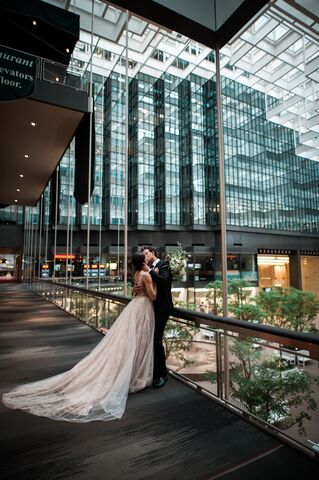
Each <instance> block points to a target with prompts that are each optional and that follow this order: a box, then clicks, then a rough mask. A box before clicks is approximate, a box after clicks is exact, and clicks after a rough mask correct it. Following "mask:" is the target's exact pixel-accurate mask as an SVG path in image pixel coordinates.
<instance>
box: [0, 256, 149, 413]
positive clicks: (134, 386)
mask: <svg viewBox="0 0 319 480" xmlns="http://www.w3.org/2000/svg"><path fill="white" fill-rule="evenodd" d="M132 263H133V266H134V267H135V270H136V272H135V275H134V283H135V284H137V285H139V286H141V287H142V288H141V289H140V291H139V293H138V294H137V295H136V296H135V297H134V298H133V299H132V300H131V301H130V303H129V304H128V305H127V306H126V307H125V309H124V310H123V311H122V312H121V314H120V315H119V317H118V318H117V320H116V321H115V323H114V324H113V325H112V328H111V329H110V330H109V331H108V332H107V333H106V335H105V337H104V338H103V339H102V340H101V341H100V343H99V344H98V345H97V346H96V347H95V348H94V349H93V350H92V351H91V353H89V354H88V355H87V356H86V357H84V358H83V359H82V360H80V362H79V363H77V364H76V365H75V366H74V367H73V368H72V369H71V370H69V371H67V372H64V373H61V374H59V375H55V376H53V377H50V378H46V379H44V380H40V381H37V382H32V383H28V384H25V385H21V386H18V387H16V388H14V389H13V390H11V391H10V392H8V393H5V394H4V395H3V397H2V400H3V403H4V405H6V406H7V407H10V408H14V409H20V410H24V411H26V412H28V413H32V414H33V415H38V416H40V417H48V418H51V419H52V420H64V421H68V422H91V421H93V420H104V421H108V420H113V419H116V418H121V417H122V415H123V413H124V411H125V406H126V401H127V396H128V393H129V392H137V391H138V390H142V389H143V388H145V387H148V386H150V385H151V384H152V377H153V335H154V309H153V300H155V298H156V290H155V287H154V285H153V283H152V278H151V276H150V274H149V273H147V272H146V270H148V267H147V265H146V262H145V255H144V253H143V252H140V253H136V254H135V255H134V256H133V258H132Z"/></svg>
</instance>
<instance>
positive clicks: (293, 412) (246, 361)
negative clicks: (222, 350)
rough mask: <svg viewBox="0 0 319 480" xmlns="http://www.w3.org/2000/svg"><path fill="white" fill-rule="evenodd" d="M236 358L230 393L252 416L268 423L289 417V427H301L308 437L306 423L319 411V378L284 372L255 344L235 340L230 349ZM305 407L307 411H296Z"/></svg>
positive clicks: (295, 371)
mask: <svg viewBox="0 0 319 480" xmlns="http://www.w3.org/2000/svg"><path fill="white" fill-rule="evenodd" d="M230 350H231V352H232V353H233V354H234V355H235V357H236V359H235V360H234V361H233V362H231V364H230V390H231V395H232V397H233V398H237V399H238V400H239V401H240V402H241V404H242V405H243V406H244V407H245V408H246V409H247V410H248V411H249V412H251V413H252V414H254V415H256V416H257V417H259V418H261V419H262V420H264V421H266V422H275V421H276V420H278V419H279V418H285V423H286V424H287V425H289V426H292V425H295V424H297V425H298V427H299V433H300V434H301V435H305V428H304V426H303V422H304V420H305V419H307V420H310V419H311V416H310V414H309V411H310V410H315V409H316V406H317V405H316V401H315V399H314V397H313V394H314V392H313V390H312V386H313V385H314V384H315V383H317V384H319V381H318V378H317V377H314V376H313V375H310V374H309V373H308V372H305V371H302V370H293V371H291V372H289V371H288V372H287V373H286V374H283V373H282V364H281V362H280V360H265V359H262V357H261V352H256V351H254V349H253V346H252V343H250V342H247V341H235V342H234V343H233V345H232V346H231V348H230ZM300 406H303V407H304V409H303V410H302V411H300V409H298V411H297V409H296V407H300Z"/></svg>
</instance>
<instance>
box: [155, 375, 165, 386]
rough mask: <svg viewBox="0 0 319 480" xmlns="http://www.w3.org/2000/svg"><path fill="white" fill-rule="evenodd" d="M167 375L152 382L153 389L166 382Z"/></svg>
mask: <svg viewBox="0 0 319 480" xmlns="http://www.w3.org/2000/svg"><path fill="white" fill-rule="evenodd" d="M167 378H168V375H165V377H160V378H156V379H155V380H154V382H153V388H160V387H162V386H163V385H165V383H166V382H167Z"/></svg>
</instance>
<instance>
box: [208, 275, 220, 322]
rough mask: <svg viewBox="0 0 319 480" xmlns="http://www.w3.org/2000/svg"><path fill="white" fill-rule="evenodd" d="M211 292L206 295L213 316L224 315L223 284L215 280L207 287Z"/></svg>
mask: <svg viewBox="0 0 319 480" xmlns="http://www.w3.org/2000/svg"><path fill="white" fill-rule="evenodd" d="M207 288H209V292H208V293H207V295H206V298H207V302H208V305H209V306H210V308H211V311H212V313H213V315H222V314H223V282H222V281H220V280H215V281H214V282H210V283H208V285H207Z"/></svg>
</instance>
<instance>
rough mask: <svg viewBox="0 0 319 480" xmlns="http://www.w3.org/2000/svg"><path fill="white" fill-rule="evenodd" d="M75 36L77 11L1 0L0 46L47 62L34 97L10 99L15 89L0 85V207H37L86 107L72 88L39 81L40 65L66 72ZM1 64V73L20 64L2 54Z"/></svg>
mask: <svg viewBox="0 0 319 480" xmlns="http://www.w3.org/2000/svg"><path fill="white" fill-rule="evenodd" d="M78 39H79V16H78V15H76V14H74V13H71V12H68V11H66V10H64V9H62V8H58V7H56V6H53V5H50V4H48V3H46V2H42V1H40V0H28V2H25V1H24V0H1V5H0V44H1V45H2V46H5V47H9V48H11V49H15V50H17V51H21V52H27V53H29V54H31V55H34V56H35V57H38V58H42V59H46V60H48V62H49V63H48V62H47V63H46V64H44V63H39V61H38V63H37V70H38V74H37V79H36V80H34V87H35V88H34V92H35V93H34V94H33V95H32V96H30V97H25V98H16V99H15V100H11V98H13V97H14V95H15V94H16V91H13V95H12V97H11V91H9V92H8V93H7V92H6V91H5V88H2V95H1V99H3V100H4V101H0V122H1V129H0V144H1V166H2V169H1V170H2V171H1V189H0V205H1V206H5V205H12V204H13V205H14V204H16V205H36V203H37V201H38V200H39V198H40V196H41V194H42V192H43V190H44V189H45V187H46V185H47V183H48V181H49V180H50V177H51V175H52V173H53V172H54V170H55V169H56V167H57V165H58V164H59V162H60V160H61V158H62V156H63V154H64V152H65V150H66V149H67V147H68V146H69V144H70V142H71V140H72V138H73V136H74V134H75V131H76V129H77V127H78V125H79V123H80V122H81V119H82V117H83V115H84V112H85V111H86V110H87V95H86V94H85V98H83V95H82V97H81V98H80V96H79V95H78V94H77V93H79V92H76V91H75V90H74V89H70V88H67V87H64V86H63V85H62V84H59V85H57V84H56V83H50V82H43V81H41V72H42V71H43V70H42V69H43V66H44V65H46V68H51V70H52V69H53V70H54V69H57V68H59V69H60V70H61V69H62V70H65V68H66V66H67V65H68V63H69V60H70V56H71V55H72V52H73V49H74V46H75V44H76V42H77V40H78ZM2 51H4V52H7V50H5V49H3V47H2ZM10 54H12V55H19V53H15V51H14V50H12V51H11V50H10ZM13 58H15V57H13ZM52 62H58V63H59V66H56V64H54V63H52ZM61 64H62V65H61ZM0 67H2V68H1V72H2V74H3V75H5V73H3V72H10V69H11V71H12V70H13V69H14V68H18V67H15V64H14V60H13V63H12V65H10V63H9V61H8V60H7V59H6V58H2V57H1V59H0ZM39 67H41V68H39ZM39 72H40V75H39ZM7 75H10V73H8V74H7ZM56 76H57V75H53V77H54V80H53V82H54V81H55V77H56ZM39 77H40V79H39ZM12 78H14V77H12V76H11V77H9V76H7V79H8V80H11V79H12ZM15 78H17V77H15ZM19 78H21V77H19ZM44 84H45V85H44ZM9 88H10V87H9ZM63 92H64V93H63ZM18 93H19V92H18ZM81 93H82V94H83V93H84V92H81ZM6 95H8V96H6ZM22 96H23V95H22ZM18 97H19V95H18ZM9 99H10V100H9ZM31 122H34V123H35V124H36V125H35V126H32V125H31ZM22 175H23V176H22Z"/></svg>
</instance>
